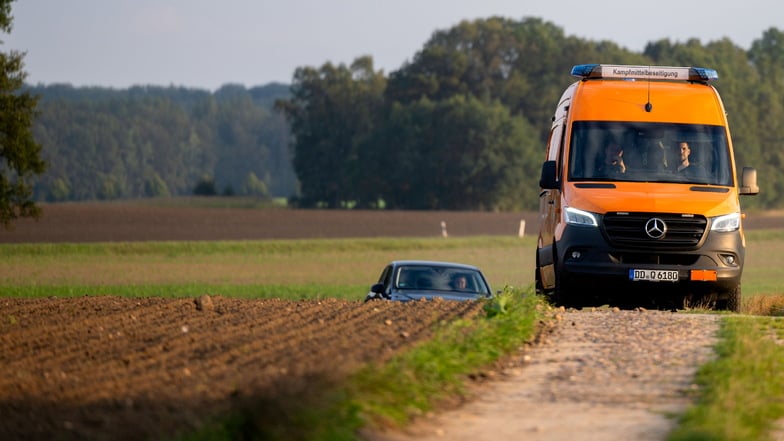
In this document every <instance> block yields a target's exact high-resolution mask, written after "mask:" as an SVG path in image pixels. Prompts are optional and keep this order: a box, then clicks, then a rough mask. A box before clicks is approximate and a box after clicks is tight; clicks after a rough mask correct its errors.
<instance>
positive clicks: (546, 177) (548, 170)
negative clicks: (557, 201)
mask: <svg viewBox="0 0 784 441" xmlns="http://www.w3.org/2000/svg"><path fill="white" fill-rule="evenodd" d="M539 187H541V188H544V189H547V190H557V189H558V188H560V186H559V185H558V180H557V169H556V166H555V161H544V164H542V175H541V177H540V178H539Z"/></svg>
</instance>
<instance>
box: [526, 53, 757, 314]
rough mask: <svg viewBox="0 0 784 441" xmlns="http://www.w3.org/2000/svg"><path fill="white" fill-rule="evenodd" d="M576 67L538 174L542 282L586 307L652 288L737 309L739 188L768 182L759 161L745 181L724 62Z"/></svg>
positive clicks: (679, 299) (661, 295)
mask: <svg viewBox="0 0 784 441" xmlns="http://www.w3.org/2000/svg"><path fill="white" fill-rule="evenodd" d="M572 75H573V76H575V77H578V78H579V80H578V81H576V82H574V83H573V84H571V85H570V86H569V87H568V88H567V89H566V90H565V91H564V93H563V95H562V96H561V99H560V102H559V103H558V106H557V108H556V111H555V115H554V116H553V121H552V127H551V131H550V136H549V140H548V143H547V151H546V159H545V162H544V164H543V166H542V174H541V177H540V183H539V185H540V187H541V191H540V194H539V215H540V219H539V238H538V245H537V250H536V276H535V277H536V279H535V281H536V288H537V291H538V292H541V293H544V294H547V295H549V296H550V297H551V298H552V299H553V300H554V301H555V302H556V303H557V304H563V305H569V306H577V307H579V306H587V305H590V304H597V302H598V304H603V303H610V302H611V301H618V302H624V303H629V304H635V303H637V302H642V301H643V300H644V299H643V296H644V297H645V299H648V298H650V299H653V300H654V301H655V302H658V301H661V302H665V301H666V302H668V303H667V304H668V305H673V304H674V306H673V307H675V308H680V307H684V306H704V307H711V308H715V309H727V310H732V311H738V310H739V309H740V299H741V288H740V286H741V275H742V272H743V261H744V257H745V239H744V235H743V225H742V218H743V215H742V213H741V207H740V201H739V196H740V195H754V194H757V193H758V192H759V189H758V186H757V172H756V170H755V169H753V168H750V167H744V168H743V170H742V172H741V176H740V181H739V180H738V176H737V174H736V165H735V158H734V154H733V147H732V140H731V137H730V129H729V125H728V123H727V116H726V112H725V110H724V105H723V103H722V101H721V98H720V97H719V94H718V92H717V91H716V89H715V87H714V86H713V85H712V84H711V82H712V81H714V80H717V79H718V74H717V72H716V71H715V70H713V69H706V68H694V67H669V66H626V65H602V64H587V65H577V66H574V68H573V69H572ZM673 302H674V303H673ZM662 304H664V303H662Z"/></svg>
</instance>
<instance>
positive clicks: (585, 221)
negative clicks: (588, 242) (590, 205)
mask: <svg viewBox="0 0 784 441" xmlns="http://www.w3.org/2000/svg"><path fill="white" fill-rule="evenodd" d="M564 220H565V221H566V223H567V224H570V225H582V226H585V227H598V226H599V223H598V222H597V221H596V215H595V214H593V213H590V212H588V211H583V210H578V209H577V208H572V207H566V209H565V210H564Z"/></svg>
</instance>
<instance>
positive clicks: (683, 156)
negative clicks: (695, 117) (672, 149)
mask: <svg viewBox="0 0 784 441" xmlns="http://www.w3.org/2000/svg"><path fill="white" fill-rule="evenodd" d="M678 148H679V149H680V162H678V167H677V171H678V173H681V174H683V175H685V176H689V177H704V176H705V169H704V168H702V167H701V166H699V165H697V164H694V163H691V162H689V156H691V147H689V143H688V142H686V141H681V142H680V143H678Z"/></svg>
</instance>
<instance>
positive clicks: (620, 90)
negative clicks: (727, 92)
mask: <svg viewBox="0 0 784 441" xmlns="http://www.w3.org/2000/svg"><path fill="white" fill-rule="evenodd" d="M649 97H650V98H649ZM572 101H573V102H585V103H592V104H591V105H589V106H586V105H582V106H576V107H574V108H573V109H571V113H570V119H571V120H572V121H641V122H661V121H666V122H670V123H684V124H708V125H715V126H726V117H725V115H724V106H723V105H722V103H721V100H720V99H719V95H718V94H717V93H716V90H715V89H714V88H713V86H706V85H704V84H675V83H666V82H653V81H651V82H647V81H590V80H589V81H582V82H580V83H579V85H578V87H577V90H576V91H575V95H574V99H573V100H572ZM648 102H650V103H651V105H652V108H651V111H650V112H646V111H645V104H646V103H648Z"/></svg>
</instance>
